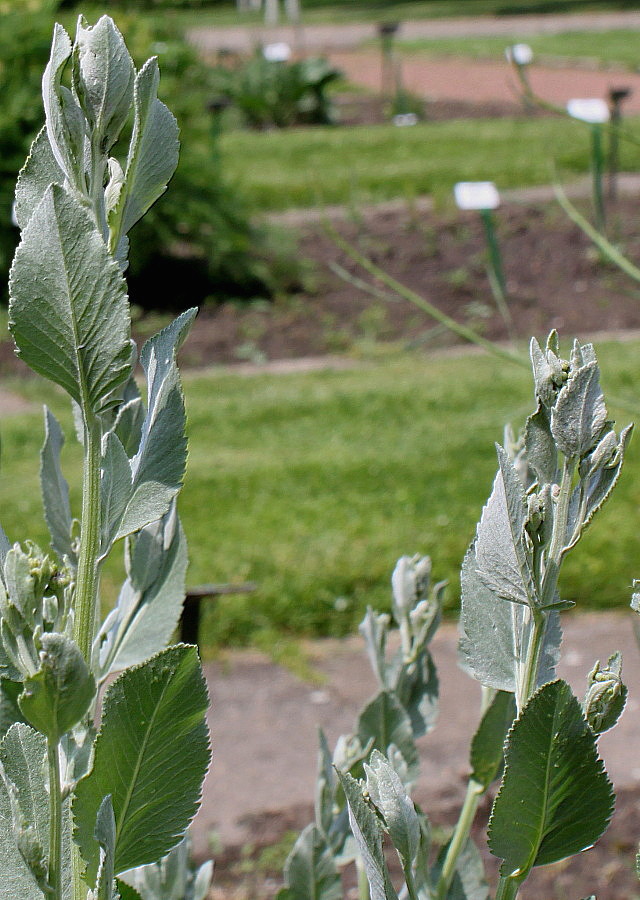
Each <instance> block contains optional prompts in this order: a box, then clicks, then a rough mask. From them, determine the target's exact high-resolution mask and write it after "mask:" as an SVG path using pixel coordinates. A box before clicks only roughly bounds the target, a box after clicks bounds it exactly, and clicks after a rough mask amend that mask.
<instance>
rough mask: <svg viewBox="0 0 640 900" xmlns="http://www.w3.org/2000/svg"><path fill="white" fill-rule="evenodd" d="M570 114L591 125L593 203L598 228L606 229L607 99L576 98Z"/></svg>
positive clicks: (608, 114) (608, 115)
mask: <svg viewBox="0 0 640 900" xmlns="http://www.w3.org/2000/svg"><path fill="white" fill-rule="evenodd" d="M567 112H568V113H569V115H570V116H571V117H572V118H574V119H578V120H579V121H580V122H586V123H587V124H588V125H591V173H592V178H593V205H594V208H595V214H596V228H597V229H598V231H604V229H605V226H606V215H605V208H604V192H603V189H602V172H603V168H604V153H603V149H602V126H603V125H606V123H607V122H608V121H609V119H610V112H609V107H608V105H607V103H606V101H604V100H601V99H600V98H599V97H587V98H583V99H581V98H576V99H574V100H569V102H568V103H567Z"/></svg>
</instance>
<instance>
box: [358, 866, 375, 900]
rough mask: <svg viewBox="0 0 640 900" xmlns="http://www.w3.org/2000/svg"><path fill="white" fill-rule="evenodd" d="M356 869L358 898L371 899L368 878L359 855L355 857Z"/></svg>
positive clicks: (359, 899) (360, 899)
mask: <svg viewBox="0 0 640 900" xmlns="http://www.w3.org/2000/svg"><path fill="white" fill-rule="evenodd" d="M356 869H357V871H358V900H371V894H370V893H369V879H368V878H367V873H366V872H365V870H364V865H363V864H362V860H361V859H360V857H358V858H357V859H356Z"/></svg>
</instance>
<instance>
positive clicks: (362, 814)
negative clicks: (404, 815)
mask: <svg viewBox="0 0 640 900" xmlns="http://www.w3.org/2000/svg"><path fill="white" fill-rule="evenodd" d="M338 778H339V779H340V784H341V785H342V788H343V790H344V793H345V796H346V798H347V805H348V808H349V823H350V825H351V831H352V832H353V836H354V838H355V840H356V844H357V846H358V850H359V852H360V856H361V857H362V862H363V864H364V870H365V872H366V875H367V880H368V882H369V890H370V893H371V898H370V900H398V895H397V894H396V891H395V889H394V887H393V884H392V883H391V879H390V877H389V870H388V869H387V864H386V862H385V858H384V854H383V852H382V827H381V824H380V822H379V820H378V817H377V816H376V814H375V813H374V812H373V810H372V809H371V808H370V807H369V806H367V804H366V803H365V801H364V797H363V796H362V787H361V786H360V784H359V783H358V782H357V781H356V780H355V779H354V778H352V777H351V775H344V774H342V773H341V772H338Z"/></svg>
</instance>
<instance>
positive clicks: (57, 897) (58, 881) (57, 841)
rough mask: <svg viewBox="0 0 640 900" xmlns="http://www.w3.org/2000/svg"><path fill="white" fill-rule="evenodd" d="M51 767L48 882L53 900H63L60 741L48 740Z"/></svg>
mask: <svg viewBox="0 0 640 900" xmlns="http://www.w3.org/2000/svg"><path fill="white" fill-rule="evenodd" d="M47 763H48V767H49V866H48V871H47V881H48V882H49V886H50V888H51V894H50V896H51V900H62V790H61V787H60V757H59V754H58V741H57V740H56V739H54V738H51V737H50V738H48V740H47Z"/></svg>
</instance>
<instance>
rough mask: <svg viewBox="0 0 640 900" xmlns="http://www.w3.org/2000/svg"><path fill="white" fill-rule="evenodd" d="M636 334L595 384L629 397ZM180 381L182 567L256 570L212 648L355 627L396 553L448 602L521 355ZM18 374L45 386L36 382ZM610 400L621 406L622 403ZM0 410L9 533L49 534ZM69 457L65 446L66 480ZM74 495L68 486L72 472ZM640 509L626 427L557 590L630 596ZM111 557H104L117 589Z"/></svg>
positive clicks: (638, 473) (16, 420) (29, 418)
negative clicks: (426, 566) (425, 558)
mask: <svg viewBox="0 0 640 900" xmlns="http://www.w3.org/2000/svg"><path fill="white" fill-rule="evenodd" d="M639 349H640V346H639V345H638V344H624V345H604V346H602V347H600V348H599V355H600V358H601V363H602V369H603V382H604V386H605V390H608V391H610V393H611V394H616V395H619V396H626V397H632V398H635V397H637V383H638V379H637V359H638V351H639ZM185 389H186V400H187V407H188V414H189V434H190V441H191V445H190V447H191V449H190V455H189V465H188V473H187V479H186V486H185V488H184V491H183V494H182V498H181V501H180V507H181V514H182V516H183V520H184V524H185V528H186V532H187V535H188V538H189V545H190V558H191V568H190V573H189V581H190V583H192V584H194V583H201V582H209V581H229V580H244V579H251V580H255V581H256V582H257V584H258V586H259V588H258V591H257V592H256V593H255V594H252V595H247V596H230V597H225V598H222V599H221V600H220V602H219V604H218V605H217V607H215V608H211V609H209V610H208V611H207V615H206V618H205V622H204V629H203V643H204V644H205V645H206V646H207V647H209V648H211V647H212V646H215V645H221V644H228V643H246V642H249V641H252V640H258V639H262V642H263V643H265V640H266V642H267V643H269V642H270V641H271V640H274V641H275V640H276V639H277V636H279V635H300V634H304V635H313V636H318V635H327V634H334V635H335V634H343V633H345V632H348V631H350V630H352V629H353V628H354V627H355V626H356V624H357V623H358V621H359V620H360V618H361V616H362V613H363V611H364V609H365V607H366V605H367V604H373V605H375V606H376V607H379V608H387V607H388V603H389V577H390V574H391V570H392V569H393V566H394V564H395V561H396V559H397V557H399V556H400V555H403V554H413V553H428V554H430V555H431V556H432V558H433V565H434V574H435V577H436V578H438V579H440V578H447V579H449V581H450V589H449V604H450V606H451V607H455V606H456V604H457V600H458V580H457V578H458V576H457V573H458V569H459V565H460V561H461V559H462V557H463V554H464V552H465V549H466V546H467V544H468V542H469V541H470V539H471V538H472V536H473V532H474V527H475V523H476V521H477V518H478V516H479V514H480V510H481V508H482V504H483V503H484V502H485V500H486V498H487V496H488V494H489V491H490V489H491V482H492V479H493V475H494V471H495V465H496V463H495V452H494V449H493V444H494V441H496V440H498V441H500V440H501V438H502V429H503V425H504V423H505V422H506V421H511V422H512V423H513V424H514V426H520V425H521V424H522V423H523V421H524V418H525V416H526V415H527V413H528V412H529V411H530V409H531V393H532V391H531V380H530V378H529V377H528V375H527V373H526V371H525V370H524V369H520V368H519V367H516V366H512V365H509V364H506V363H501V362H498V361H496V360H495V359H493V358H490V357H486V356H479V355H476V354H469V355H449V356H447V355H443V356H433V357H432V358H426V357H424V356H421V355H406V354H403V355H400V356H398V357H391V358H389V359H387V360H386V361H379V362H370V363H365V364H362V365H361V366H359V367H357V368H354V369H353V370H347V371H340V372H336V371H326V372H315V373H309V374H304V375H299V374H298V375H277V376H276V375H264V374H260V375H252V376H242V375H236V374H229V373H215V374H211V373H208V374H195V373H194V374H191V373H189V374H187V376H186V377H185ZM20 390H23V388H20ZM26 390H27V391H28V392H30V394H31V396H33V397H38V398H42V391H41V389H40V385H38V387H37V388H36V387H35V382H31V383H30V384H29V385H27V388H26ZM44 397H45V399H46V400H47V402H49V403H50V404H51V405H52V406H53V408H54V409H55V411H56V412H57V413H58V414H59V415H60V416H61V418H62V419H63V421H64V424H65V427H66V430H67V434H68V435H69V441H70V444H73V441H72V440H71V420H70V415H69V413H68V410H67V408H66V403H65V402H64V398H62V397H61V396H60V394H58V392H57V391H55V390H54V389H51V388H49V387H46V388H45V390H44ZM639 405H640V403H639ZM610 411H611V412H612V413H613V414H614V415H616V417H617V418H618V420H619V421H620V422H621V423H625V422H626V421H627V420H628V418H629V416H628V413H624V414H617V410H616V409H615V407H613V406H612V409H611V410H610ZM2 424H3V428H2V431H3V469H2V474H1V477H0V501H1V502H0V508H1V509H2V524H3V525H4V527H5V529H6V530H7V532H8V534H9V536H10V538H11V539H14V538H16V537H18V536H20V537H26V536H27V535H30V536H32V537H34V538H35V539H36V540H38V541H40V542H41V543H42V544H43V545H46V536H45V533H44V530H43V528H42V526H41V525H40V500H39V496H38V493H37V491H36V490H35V483H34V477H35V474H36V471H37V453H38V447H39V444H40V440H41V424H40V416H39V414H38V413H37V412H34V413H30V414H25V415H18V416H13V417H10V418H6V419H5V420H4V421H3V423H2ZM79 459H80V457H79V453H78V451H77V448H75V447H73V448H72V452H71V456H70V457H69V456H66V457H65V460H66V466H65V468H66V471H67V473H68V475H69V477H71V476H72V475H73V479H74V481H75V482H77V479H78V464H79ZM73 496H74V499H75V501H76V503H77V500H78V492H77V487H76V488H75V490H74V494H73ZM639 508H640V452H639V450H638V447H637V445H635V444H632V446H631V449H630V452H629V459H628V465H627V470H626V472H625V474H624V476H623V478H622V479H621V484H620V487H619V489H618V490H617V491H616V499H615V500H614V501H613V502H612V503H611V505H610V506H609V507H607V508H606V509H605V510H604V511H603V512H602V513H601V514H600V516H599V517H598V520H596V523H595V524H594V526H593V528H592V529H591V530H590V532H589V533H588V534H587V536H586V537H585V538H584V541H583V545H582V548H580V550H576V551H575V553H574V556H573V558H570V561H569V563H568V565H567V568H566V572H565V577H564V580H563V596H565V597H567V598H572V599H575V600H577V601H578V602H579V605H580V607H582V608H584V607H589V608H600V607H608V606H625V605H626V604H627V603H628V601H629V596H630V585H631V579H632V578H633V576H640V569H639V568H638V565H637V560H638V558H639V557H638V509H639ZM116 568H117V567H114V568H112V569H111V570H109V571H108V572H107V577H106V583H107V588H108V590H109V592H110V593H113V586H114V579H115V576H116Z"/></svg>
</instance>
